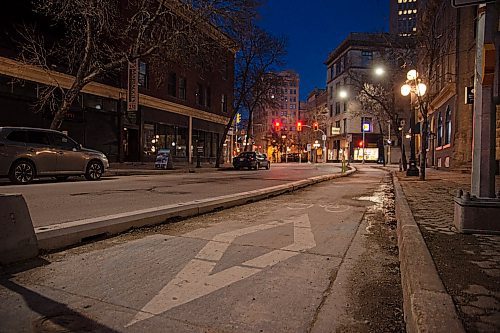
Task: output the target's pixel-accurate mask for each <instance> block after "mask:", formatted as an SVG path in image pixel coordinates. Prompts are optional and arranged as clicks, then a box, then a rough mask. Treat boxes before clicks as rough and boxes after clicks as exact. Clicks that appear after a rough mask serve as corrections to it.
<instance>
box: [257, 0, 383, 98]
mask: <svg viewBox="0 0 500 333" xmlns="http://www.w3.org/2000/svg"><path fill="white" fill-rule="evenodd" d="M267 2H268V3H267V4H265V5H264V6H263V8H262V10H261V16H262V18H261V20H260V26H261V27H263V28H264V29H266V30H267V31H269V32H270V33H272V34H273V35H278V36H285V37H287V38H288V49H287V50H288V55H287V57H286V63H287V65H286V67H287V69H292V70H295V71H296V72H298V73H299V75H300V99H301V100H302V101H303V100H305V99H306V98H307V95H308V94H309V92H311V90H312V89H314V88H315V87H318V88H324V87H325V85H326V79H325V78H326V67H325V65H323V62H324V61H325V60H326V57H327V56H328V54H329V52H330V51H332V50H333V49H334V48H336V47H337V46H338V45H339V44H340V43H341V42H342V40H344V39H345V38H346V37H347V35H348V34H349V33H350V32H382V31H387V30H388V26H389V0H347V1H344V0H267Z"/></svg>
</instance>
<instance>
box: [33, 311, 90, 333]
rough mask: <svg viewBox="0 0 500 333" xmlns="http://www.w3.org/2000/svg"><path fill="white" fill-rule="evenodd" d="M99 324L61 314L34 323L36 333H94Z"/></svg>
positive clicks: (71, 315)
mask: <svg viewBox="0 0 500 333" xmlns="http://www.w3.org/2000/svg"><path fill="white" fill-rule="evenodd" d="M97 326H98V324H97V323H94V322H92V321H91V320H90V319H88V318H85V317H83V316H78V315H75V314H61V315H54V316H48V317H42V318H39V319H37V320H36V321H35V322H34V323H33V328H34V332H36V333H66V332H93V331H95V330H96V328H97Z"/></svg>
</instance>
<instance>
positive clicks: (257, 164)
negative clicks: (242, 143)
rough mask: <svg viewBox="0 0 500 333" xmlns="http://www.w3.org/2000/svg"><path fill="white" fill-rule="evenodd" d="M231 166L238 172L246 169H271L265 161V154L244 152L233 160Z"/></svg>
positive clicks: (267, 161) (269, 163) (268, 162)
mask: <svg viewBox="0 0 500 333" xmlns="http://www.w3.org/2000/svg"><path fill="white" fill-rule="evenodd" d="M233 166H234V168H235V169H237V170H239V169H241V168H248V169H255V170H257V169H259V168H266V169H267V170H269V169H270V168H271V162H270V161H269V160H268V159H267V156H266V154H260V153H257V152H254V151H246V152H243V153H241V154H239V155H238V156H236V157H235V158H234V159H233Z"/></svg>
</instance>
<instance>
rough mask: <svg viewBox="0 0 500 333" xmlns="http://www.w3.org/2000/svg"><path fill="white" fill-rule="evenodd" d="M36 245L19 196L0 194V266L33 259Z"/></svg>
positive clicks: (29, 219) (23, 202) (26, 211)
mask: <svg viewBox="0 0 500 333" xmlns="http://www.w3.org/2000/svg"><path fill="white" fill-rule="evenodd" d="M37 255H38V244H37V239H36V236H35V231H34V229H33V223H32V222H31V216H30V213H29V210H28V206H27V205H26V201H24V198H23V196H22V195H21V194H0V264H2V265H5V264H10V263H13V262H16V261H21V260H25V259H30V258H34V257H36V256H37Z"/></svg>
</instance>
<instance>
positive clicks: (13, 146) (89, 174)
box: [0, 127, 109, 184]
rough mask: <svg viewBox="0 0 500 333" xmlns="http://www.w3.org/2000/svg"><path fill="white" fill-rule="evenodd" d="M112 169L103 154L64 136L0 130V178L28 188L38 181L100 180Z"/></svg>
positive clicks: (43, 131)
mask: <svg viewBox="0 0 500 333" xmlns="http://www.w3.org/2000/svg"><path fill="white" fill-rule="evenodd" d="M108 167H109V163H108V159H107V158H106V155H104V154H103V153H101V152H99V151H96V150H92V149H86V148H83V147H82V145H80V144H78V143H77V142H75V141H74V140H73V139H71V138H70V137H68V136H67V135H65V134H64V133H61V132H58V131H53V130H48V129H40V128H28V127H0V177H6V176H8V177H9V178H10V180H11V181H12V182H14V183H16V184H28V183H30V182H32V181H33V179H34V178H35V177H46V176H49V177H50V176H52V177H55V178H56V179H58V180H66V179H67V178H68V177H69V176H79V175H84V176H85V178H87V179H88V180H98V179H100V178H101V176H102V175H103V173H104V171H105V170H106V169H107V168H108Z"/></svg>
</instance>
